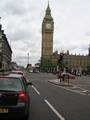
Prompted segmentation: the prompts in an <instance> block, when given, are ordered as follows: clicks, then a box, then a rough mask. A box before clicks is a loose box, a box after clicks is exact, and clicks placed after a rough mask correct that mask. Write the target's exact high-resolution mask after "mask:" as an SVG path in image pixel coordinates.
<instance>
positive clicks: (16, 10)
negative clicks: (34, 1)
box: [0, 0, 27, 15]
mask: <svg viewBox="0 0 90 120" xmlns="http://www.w3.org/2000/svg"><path fill="white" fill-rule="evenodd" d="M0 4H1V3H0ZM1 5H2V6H1V7H2V12H4V13H6V14H7V15H8V14H12V15H16V14H17V15H22V14H25V13H26V11H27V9H26V7H25V5H24V0H18V1H17V0H8V1H5V0H3V1H2V4H1Z"/></svg>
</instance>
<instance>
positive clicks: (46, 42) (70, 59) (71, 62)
mask: <svg viewBox="0 0 90 120" xmlns="http://www.w3.org/2000/svg"><path fill="white" fill-rule="evenodd" d="M53 33H54V20H53V18H52V16H51V9H50V6H49V3H48V6H47V9H46V12H45V17H44V18H43V22H42V50H41V64H42V65H44V64H46V63H47V62H49V63H52V64H54V65H55V64H57V63H58V58H59V55H60V54H58V52H53ZM63 63H64V64H65V65H66V66H69V67H71V68H74V69H87V66H90V46H89V47H88V55H71V54H69V50H67V53H63Z"/></svg>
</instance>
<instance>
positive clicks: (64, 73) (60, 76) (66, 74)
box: [58, 72, 75, 79]
mask: <svg viewBox="0 0 90 120" xmlns="http://www.w3.org/2000/svg"><path fill="white" fill-rule="evenodd" d="M63 76H68V78H69V79H75V75H72V74H70V73H67V72H61V73H60V72H59V73H58V79H59V78H63Z"/></svg>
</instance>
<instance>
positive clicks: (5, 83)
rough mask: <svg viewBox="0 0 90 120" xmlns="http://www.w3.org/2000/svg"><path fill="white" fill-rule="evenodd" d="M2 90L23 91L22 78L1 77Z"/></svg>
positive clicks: (0, 85) (0, 86) (0, 88)
mask: <svg viewBox="0 0 90 120" xmlns="http://www.w3.org/2000/svg"><path fill="white" fill-rule="evenodd" d="M0 90H9V91H21V90H22V83H21V80H20V79H19V78H0Z"/></svg>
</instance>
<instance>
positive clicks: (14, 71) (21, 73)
mask: <svg viewBox="0 0 90 120" xmlns="http://www.w3.org/2000/svg"><path fill="white" fill-rule="evenodd" d="M11 73H13V74H20V75H24V73H23V72H22V71H20V70H12V71H11Z"/></svg>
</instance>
